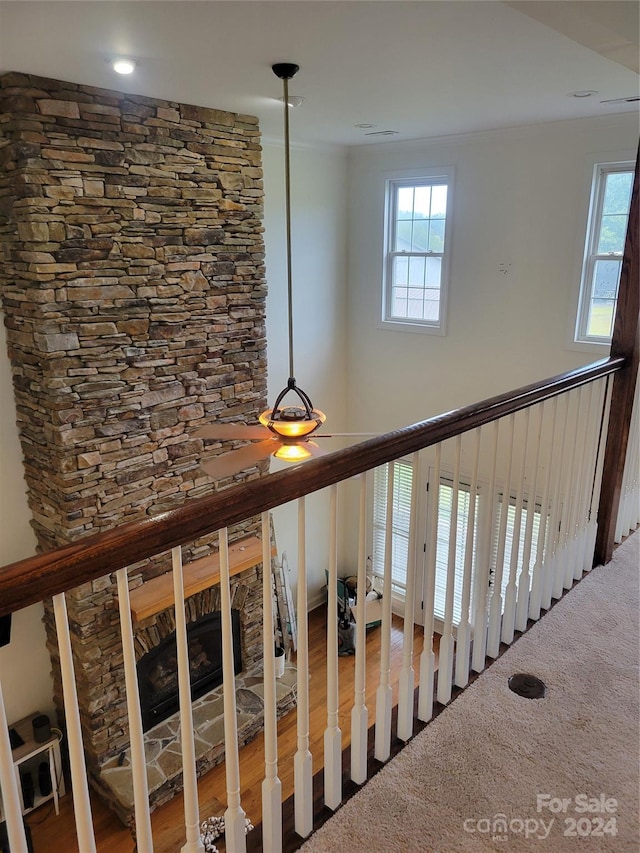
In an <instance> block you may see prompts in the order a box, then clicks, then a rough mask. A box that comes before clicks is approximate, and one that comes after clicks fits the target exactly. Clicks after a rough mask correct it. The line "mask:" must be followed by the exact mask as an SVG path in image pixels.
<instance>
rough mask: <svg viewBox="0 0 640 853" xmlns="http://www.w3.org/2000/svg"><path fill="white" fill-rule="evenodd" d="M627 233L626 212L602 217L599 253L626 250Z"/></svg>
mask: <svg viewBox="0 0 640 853" xmlns="http://www.w3.org/2000/svg"><path fill="white" fill-rule="evenodd" d="M626 233H627V217H626V215H624V214H620V213H617V214H611V215H608V216H603V217H602V225H601V226H600V235H599V237H598V254H599V255H604V254H606V253H607V252H619V253H620V254H622V252H623V250H624V238H625V236H626Z"/></svg>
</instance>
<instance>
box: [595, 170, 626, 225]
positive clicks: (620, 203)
mask: <svg viewBox="0 0 640 853" xmlns="http://www.w3.org/2000/svg"><path fill="white" fill-rule="evenodd" d="M632 185H633V172H612V173H611V174H609V175H607V183H606V189H605V192H604V205H603V208H602V212H603V214H604V215H605V216H607V215H609V214H612V213H622V214H624V215H625V216H626V215H627V211H628V210H629V204H630V202H631V187H632Z"/></svg>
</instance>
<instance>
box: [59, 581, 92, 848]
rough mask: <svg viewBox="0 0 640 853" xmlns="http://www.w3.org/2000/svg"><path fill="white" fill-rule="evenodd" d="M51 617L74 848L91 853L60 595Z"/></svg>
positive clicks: (88, 806) (63, 604) (73, 683)
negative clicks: (55, 639)
mask: <svg viewBox="0 0 640 853" xmlns="http://www.w3.org/2000/svg"><path fill="white" fill-rule="evenodd" d="M53 614H54V617H55V622H56V632H57V634H58V648H59V651H60V674H61V676H62V692H63V695H64V712H65V720H66V724H67V743H68V744H69V765H70V769H71V789H72V792H73V809H74V813H75V819H76V836H77V839H78V849H79V850H82V853H95V851H96V840H95V836H94V834H93V821H92V818H91V802H90V800H89V786H88V784H87V766H86V763H85V760H84V749H83V747H82V729H81V728H80V711H79V708H78V693H77V690H76V679H75V674H74V670H73V655H72V652H71V637H70V635H69V621H68V618H67V602H66V600H65V597H64V593H63V592H61V593H59V594H58V595H54V596H53Z"/></svg>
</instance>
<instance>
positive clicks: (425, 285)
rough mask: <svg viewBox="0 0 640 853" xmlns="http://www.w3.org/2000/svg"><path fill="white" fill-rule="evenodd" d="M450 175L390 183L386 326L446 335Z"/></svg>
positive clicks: (384, 313) (385, 300)
mask: <svg viewBox="0 0 640 853" xmlns="http://www.w3.org/2000/svg"><path fill="white" fill-rule="evenodd" d="M450 184H451V178H450V175H448V174H439V175H434V176H432V177H420V178H404V179H402V180H395V179H394V180H388V181H387V185H386V186H387V205H386V207H387V221H386V233H385V267H384V274H383V278H384V282H383V309H382V320H383V324H384V325H387V324H391V325H392V326H393V327H394V328H399V329H405V330H406V329H409V330H414V331H416V330H418V331H434V332H438V333H440V334H443V333H444V320H445V308H446V282H447V266H448V263H447V259H448V251H447V250H448V245H449V233H448V232H449V226H448V222H447V214H448V211H449V208H450V204H451V199H450V196H451V187H450Z"/></svg>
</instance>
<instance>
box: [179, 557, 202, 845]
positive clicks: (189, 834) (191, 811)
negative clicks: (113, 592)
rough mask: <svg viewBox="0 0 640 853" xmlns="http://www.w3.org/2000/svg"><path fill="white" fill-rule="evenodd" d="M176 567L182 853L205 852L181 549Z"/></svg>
mask: <svg viewBox="0 0 640 853" xmlns="http://www.w3.org/2000/svg"><path fill="white" fill-rule="evenodd" d="M171 564H172V568H173V599H174V602H175V619H176V650H177V658H178V696H179V699H180V742H181V748H182V774H183V787H184V829H185V836H186V843H185V844H184V845H183V846H182V847H181V848H180V849H181V851H182V853H203V851H204V845H203V843H202V841H201V839H200V812H199V809H198V781H197V778H196V750H195V742H194V734H193V713H192V708H191V678H190V672H189V642H188V640H187V618H186V614H185V609H184V578H183V574H182V548H181V547H180V546H179V545H178V546H177V547H176V548H172V550H171Z"/></svg>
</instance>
